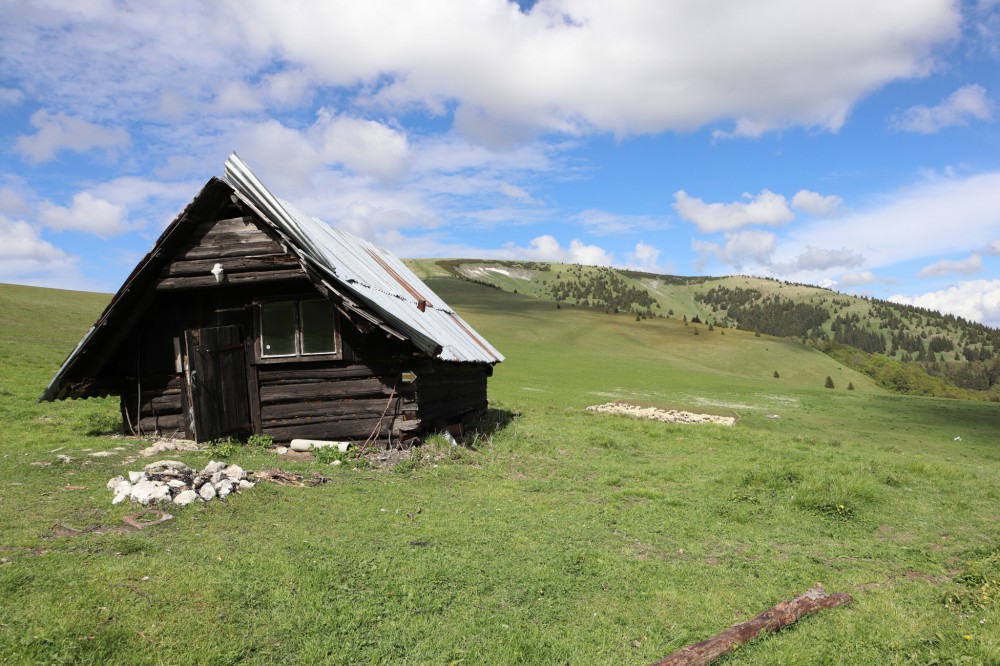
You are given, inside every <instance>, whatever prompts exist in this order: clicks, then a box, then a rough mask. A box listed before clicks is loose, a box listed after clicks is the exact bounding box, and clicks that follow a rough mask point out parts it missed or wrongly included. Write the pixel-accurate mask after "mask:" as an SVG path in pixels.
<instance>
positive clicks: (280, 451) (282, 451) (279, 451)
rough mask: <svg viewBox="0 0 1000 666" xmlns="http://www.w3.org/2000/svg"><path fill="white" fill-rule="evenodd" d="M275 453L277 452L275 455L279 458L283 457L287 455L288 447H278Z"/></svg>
mask: <svg viewBox="0 0 1000 666" xmlns="http://www.w3.org/2000/svg"><path fill="white" fill-rule="evenodd" d="M275 451H276V452H277V454H278V455H279V456H283V455H285V454H286V453H288V447H287V446H279V447H277V448H276V449H275Z"/></svg>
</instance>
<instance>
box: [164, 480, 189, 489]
mask: <svg viewBox="0 0 1000 666" xmlns="http://www.w3.org/2000/svg"><path fill="white" fill-rule="evenodd" d="M167 485H168V486H170V487H171V488H183V487H184V486H186V485H187V484H186V483H184V482H183V481H181V480H180V479H170V480H169V481H167Z"/></svg>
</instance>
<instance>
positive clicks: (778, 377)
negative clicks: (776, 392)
mask: <svg viewBox="0 0 1000 666" xmlns="http://www.w3.org/2000/svg"><path fill="white" fill-rule="evenodd" d="M774 378H775V379H781V375H779V374H778V371H777V370H775V371H774Z"/></svg>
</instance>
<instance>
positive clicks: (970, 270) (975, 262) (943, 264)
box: [917, 252, 983, 278]
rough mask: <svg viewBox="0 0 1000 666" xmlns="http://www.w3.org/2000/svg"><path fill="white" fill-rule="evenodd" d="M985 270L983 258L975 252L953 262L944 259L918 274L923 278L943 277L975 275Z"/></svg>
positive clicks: (922, 269) (924, 268)
mask: <svg viewBox="0 0 1000 666" xmlns="http://www.w3.org/2000/svg"><path fill="white" fill-rule="evenodd" d="M982 270H983V258H982V256H981V255H978V254H976V253H975V252H973V253H972V254H970V255H969V256H968V257H967V258H965V259H958V260H951V259H942V260H940V261H935V262H934V263H933V264H930V265H928V266H924V267H923V268H921V269H920V272H919V273H917V275H918V276H920V277H922V278H928V277H941V276H942V275H952V274H954V275H974V274H975V273H980V272H982Z"/></svg>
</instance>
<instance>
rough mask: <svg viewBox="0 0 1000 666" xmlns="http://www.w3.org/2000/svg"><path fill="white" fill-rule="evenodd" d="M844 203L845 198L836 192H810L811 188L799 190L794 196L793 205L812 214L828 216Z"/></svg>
mask: <svg viewBox="0 0 1000 666" xmlns="http://www.w3.org/2000/svg"><path fill="white" fill-rule="evenodd" d="M843 203H844V200H843V199H842V198H840V197H838V196H837V195H835V194H828V195H826V196H823V195H822V194H820V193H818V192H810V191H809V190H799V191H798V192H796V193H795V196H794V197H792V207H794V208H797V209H799V210H803V211H805V212H807V213H809V214H810V215H818V216H819V217H827V216H828V215H831V214H833V213H834V212H836V210H837V209H838V208H840V206H841V205H843Z"/></svg>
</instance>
